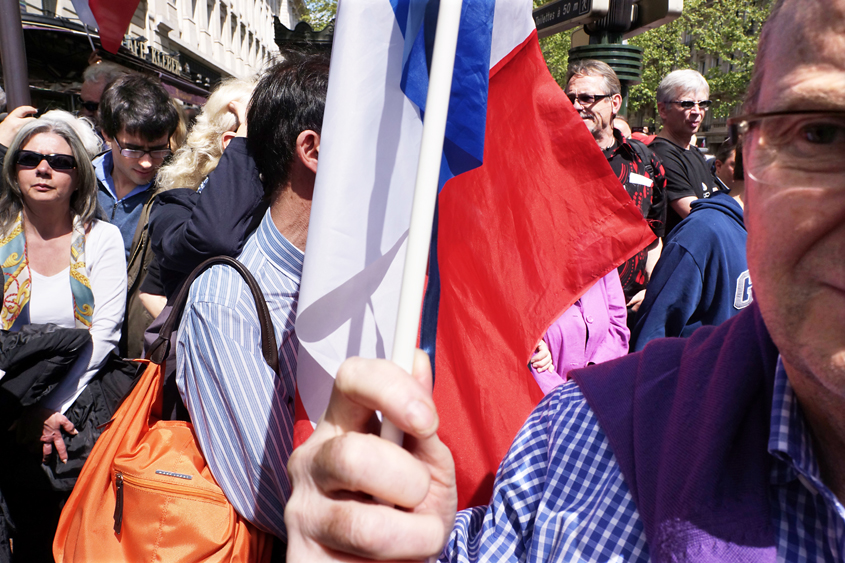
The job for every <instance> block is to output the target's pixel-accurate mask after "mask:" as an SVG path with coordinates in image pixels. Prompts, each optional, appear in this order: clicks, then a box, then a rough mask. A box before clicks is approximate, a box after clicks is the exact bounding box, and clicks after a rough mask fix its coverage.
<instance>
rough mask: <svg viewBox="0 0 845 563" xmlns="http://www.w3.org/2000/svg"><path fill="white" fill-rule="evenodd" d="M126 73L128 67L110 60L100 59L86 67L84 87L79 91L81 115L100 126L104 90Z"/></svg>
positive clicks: (83, 75) (83, 74)
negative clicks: (100, 110)
mask: <svg viewBox="0 0 845 563" xmlns="http://www.w3.org/2000/svg"><path fill="white" fill-rule="evenodd" d="M126 74H129V70H128V69H126V68H124V67H122V66H120V65H118V64H115V63H112V62H109V61H100V62H98V63H96V64H92V65H91V66H89V67H88V68H86V69H85V71H84V72H83V73H82V88H81V89H80V91H79V100H78V103H79V106H80V107H79V116H80V117H87V118H88V119H90V120H91V121H92V122H93V123H94V125H97V126H98V128H99V125H98V122H97V110H98V109H99V107H100V98H102V97H103V91H104V90H105V89H106V86H108V84H109V83H110V82H111V81H112V80H114V79H115V78H119V77H121V76H123V75H126Z"/></svg>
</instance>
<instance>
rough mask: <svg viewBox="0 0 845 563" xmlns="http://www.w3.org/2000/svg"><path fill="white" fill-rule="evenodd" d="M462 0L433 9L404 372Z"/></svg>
mask: <svg viewBox="0 0 845 563" xmlns="http://www.w3.org/2000/svg"><path fill="white" fill-rule="evenodd" d="M462 3H463V2H462V0H440V7H439V9H438V12H437V33H436V35H435V38H434V51H433V54H432V61H431V71H430V73H429V85H428V93H427V95H426V106H425V121H424V123H423V132H422V141H421V144H420V158H419V162H418V164H417V178H416V185H415V188H414V201H413V207H412V211H411V224H410V228H409V230H408V249H407V252H406V254H405V270H404V272H403V275H402V288H401V291H400V294H399V310H398V313H397V319H396V331H395V333H394V339H393V350H392V353H391V360H392V361H393V362H394V363H395V364H396V365H398V366H399V367H401V368H402V369H404V370H405V371H407V372H408V373H411V371H412V370H413V367H414V349H415V348H416V344H417V333H418V330H419V326H420V311H421V303H422V297H423V291H424V289H425V274H426V267H427V264H428V251H429V245H430V244H431V229H432V225H433V222H434V207H435V204H436V202H437V188H438V180H439V177H440V160H441V158H442V157H443V138H444V136H445V134H446V117H447V114H448V112H449V95H450V92H451V89H452V70H453V69H454V66H455V51H456V49H457V45H458V28H459V26H460V23H461V6H462ZM381 436H382V438H385V439H387V440H390V441H392V442H394V443H396V444H399V445H401V444H402V439H403V434H402V431H400V430H399V429H397V428H396V426H394V425H393V424H392V423H391V422H390V421H389V420H387V419H384V422H383V424H382V427H381Z"/></svg>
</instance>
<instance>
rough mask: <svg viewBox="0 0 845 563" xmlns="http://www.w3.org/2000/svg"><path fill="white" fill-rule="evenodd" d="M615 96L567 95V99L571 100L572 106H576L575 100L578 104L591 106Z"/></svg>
mask: <svg viewBox="0 0 845 563" xmlns="http://www.w3.org/2000/svg"><path fill="white" fill-rule="evenodd" d="M611 96H613V94H578V95H577V96H576V95H575V94H567V95H566V97H567V98H569V101H570V102H572V105H575V100H578V103H579V104H581V105H582V106H591V105H593V104H594V103H596V102H598V101H601V100H603V99H605V98H609V97H611Z"/></svg>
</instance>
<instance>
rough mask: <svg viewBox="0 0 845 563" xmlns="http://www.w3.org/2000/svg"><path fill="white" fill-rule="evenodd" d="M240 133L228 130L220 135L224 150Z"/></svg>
mask: <svg viewBox="0 0 845 563" xmlns="http://www.w3.org/2000/svg"><path fill="white" fill-rule="evenodd" d="M237 136H238V134H237V133H236V132H235V131H226V132H225V133H223V136H222V137H220V146H221V147H223V150H224V151H225V150H226V147H228V146H229V143H231V142H232V139H234V138H235V137H237Z"/></svg>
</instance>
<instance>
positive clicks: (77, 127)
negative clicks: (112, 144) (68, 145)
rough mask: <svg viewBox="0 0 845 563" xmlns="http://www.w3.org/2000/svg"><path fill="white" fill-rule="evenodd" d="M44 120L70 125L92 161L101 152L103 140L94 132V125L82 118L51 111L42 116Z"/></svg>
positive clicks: (58, 110) (63, 112)
mask: <svg viewBox="0 0 845 563" xmlns="http://www.w3.org/2000/svg"><path fill="white" fill-rule="evenodd" d="M41 117H43V118H44V119H47V120H52V121H63V122H64V123H67V124H68V125H70V126H71V127H72V128H73V130H74V132H75V133H76V136H77V137H79V140H80V141H81V142H82V146H83V147H85V151H86V152H87V153H88V157H89V158H91V159H93V158H94V157H95V156H97V155H98V154H100V153H101V152H103V140H102V139H100V136H99V135H97V133H96V131H95V130H94V124H93V123H91V121H90V120H89V119H87V118H84V117H74V116H73V114H71V113H68V112H66V111H64V110H60V109H51V110H50V111H48V112H45V113H44V115H42V116H41Z"/></svg>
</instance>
